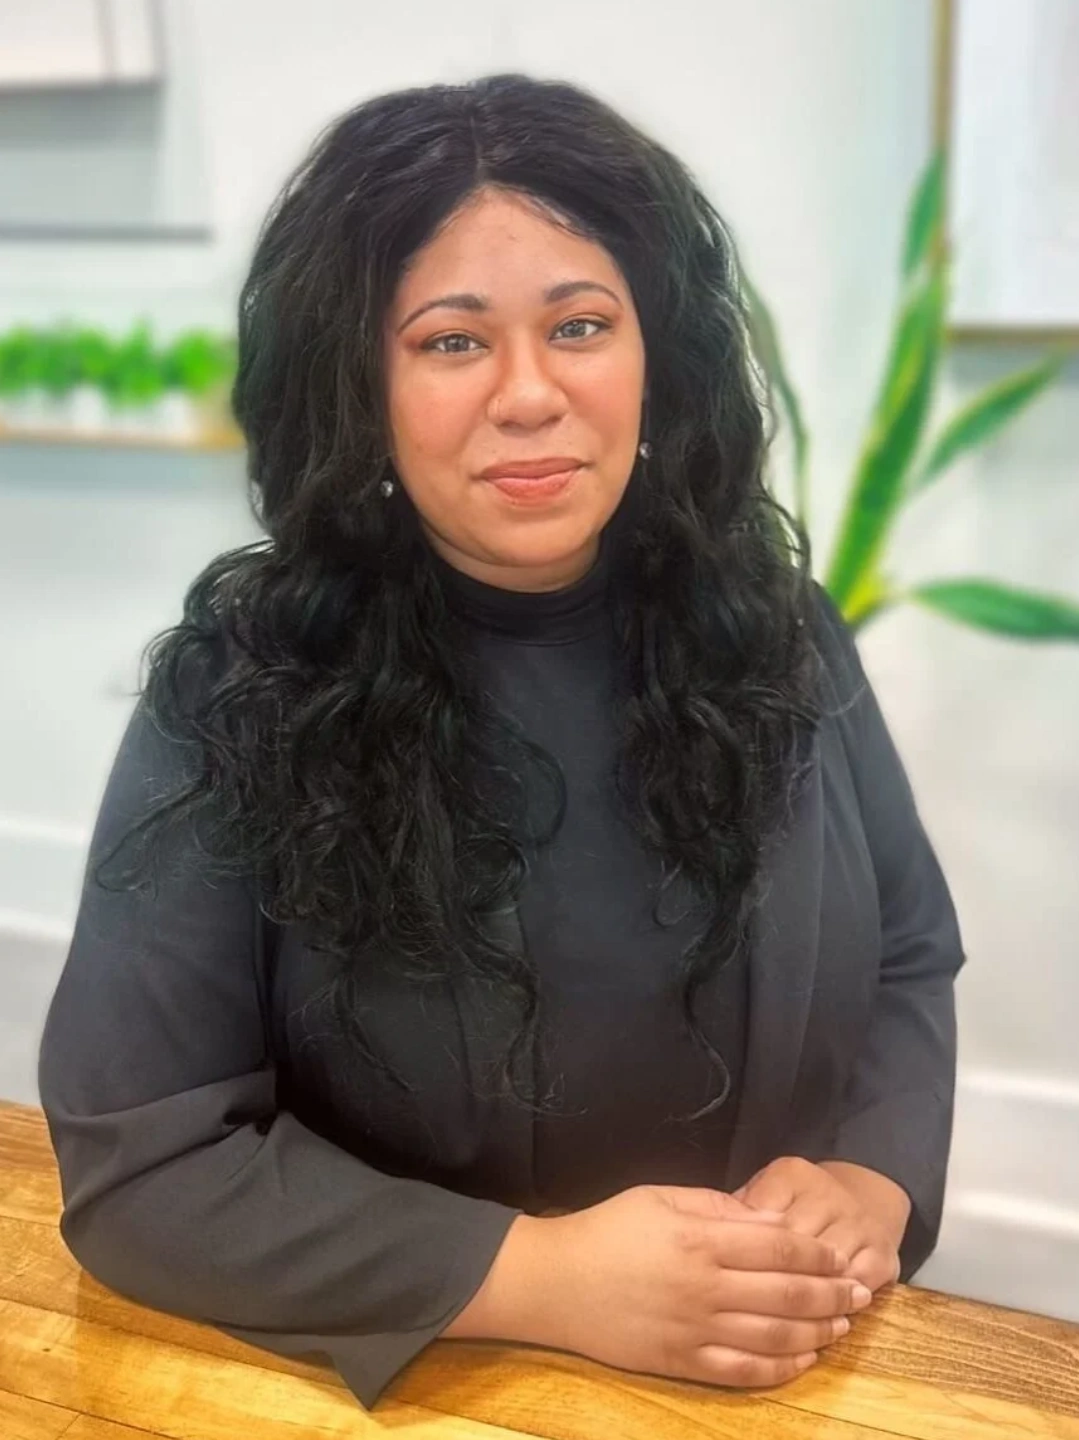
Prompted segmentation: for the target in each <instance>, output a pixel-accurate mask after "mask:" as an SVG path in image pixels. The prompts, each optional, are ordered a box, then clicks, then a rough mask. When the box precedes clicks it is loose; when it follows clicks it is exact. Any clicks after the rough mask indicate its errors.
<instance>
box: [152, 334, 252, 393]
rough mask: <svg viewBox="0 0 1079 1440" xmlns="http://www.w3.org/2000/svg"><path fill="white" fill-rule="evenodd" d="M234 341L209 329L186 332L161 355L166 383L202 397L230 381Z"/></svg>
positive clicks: (234, 354) (234, 361) (234, 355)
mask: <svg viewBox="0 0 1079 1440" xmlns="http://www.w3.org/2000/svg"><path fill="white" fill-rule="evenodd" d="M235 352H236V345H235V341H234V340H232V338H231V337H228V336H219V335H213V334H211V333H210V331H208V330H188V331H187V332H186V333H185V334H183V335H180V336H178V337H177V339H176V340H175V341H173V343H172V344H171V345H170V346H169V347H168V348H167V349H166V350H165V352H164V354H163V355H162V360H161V363H162V370H163V373H164V376H165V382H166V384H168V385H172V386H175V387H176V388H177V389H179V390H186V391H187V392H188V393H189V394H191V395H205V394H207V393H208V392H209V391H211V390H213V389H214V388H215V387H216V386H218V385H220V384H222V383H223V382H224V381H226V380H228V379H229V378H231V375H232V372H233V371H234V369H235V368H236V353H235Z"/></svg>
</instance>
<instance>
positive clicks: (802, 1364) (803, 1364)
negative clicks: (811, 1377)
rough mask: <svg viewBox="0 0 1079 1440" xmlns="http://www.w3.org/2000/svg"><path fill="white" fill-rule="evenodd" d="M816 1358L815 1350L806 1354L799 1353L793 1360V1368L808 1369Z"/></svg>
mask: <svg viewBox="0 0 1079 1440" xmlns="http://www.w3.org/2000/svg"><path fill="white" fill-rule="evenodd" d="M816 1358H817V1352H816V1351H815V1350H812V1351H810V1353H809V1354H808V1355H799V1356H798V1359H797V1360H796V1361H795V1362H794V1364H795V1368H796V1369H798V1370H808V1369H809V1367H810V1365H812V1364H813V1363H814V1361H815V1360H816Z"/></svg>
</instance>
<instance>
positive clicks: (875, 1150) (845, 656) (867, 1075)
mask: <svg viewBox="0 0 1079 1440" xmlns="http://www.w3.org/2000/svg"><path fill="white" fill-rule="evenodd" d="M816 588H817V592H818V600H819V603H820V607H821V609H822V611H823V620H824V624H823V638H824V647H825V651H826V659H827V668H828V670H829V672H830V674H831V676H832V680H833V684H832V687H831V688H832V694H831V697H830V699H829V706H830V708H832V706H834V707H835V708H836V709H837V710H838V712H839V713H838V716H837V721H836V723H837V724H838V726H839V729H840V733H841V735H842V738H843V744H844V747H845V749H846V753H847V758H848V761H849V764H850V769H851V774H852V776H853V779H854V784H855V789H856V792H857V796H858V802H859V807H860V810H861V818H862V823H863V826H864V830H865V835H866V839H867V841H868V845H869V851H870V854H871V856H872V861H873V867H874V870H875V872H876V878H877V890H878V896H879V904H880V919H881V935H882V947H881V954H880V975H879V981H878V985H877V990H876V1001H875V1006H874V1009H873V1012H872V1016H871V1020H870V1024H869V1027H868V1031H867V1033H866V1037H865V1041H864V1045H863V1048H862V1052H861V1055H860V1057H859V1059H858V1062H857V1064H856V1067H855V1069H854V1072H853V1074H852V1076H851V1078H850V1081H849V1083H848V1085H847V1088H846V1092H845V1094H844V1097H843V1102H842V1108H841V1112H840V1116H839V1120H838V1123H837V1125H836V1128H835V1130H834V1132H833V1135H832V1139H831V1145H830V1147H829V1148H828V1150H827V1154H823V1153H822V1154H820V1155H818V1157H817V1158H818V1159H826V1158H827V1159H833V1160H847V1161H850V1162H852V1163H854V1164H858V1165H865V1166H867V1167H868V1168H869V1169H872V1170H876V1171H879V1172H880V1173H881V1174H883V1175H887V1176H888V1177H889V1178H890V1179H892V1180H895V1181H896V1182H897V1183H898V1184H899V1185H901V1186H902V1187H903V1189H904V1190H905V1191H906V1192H907V1194H908V1195H909V1196H910V1199H911V1202H912V1209H911V1216H910V1220H909V1222H908V1225H907V1230H906V1234H905V1236H904V1239H903V1243H902V1245H901V1247H900V1264H901V1272H900V1278H901V1279H902V1280H904V1281H906V1280H909V1279H910V1277H911V1276H912V1275H913V1274H914V1273H915V1271H917V1270H918V1269H919V1267H920V1266H921V1265H922V1264H924V1262H925V1261H926V1260H927V1259H928V1257H929V1255H930V1254H931V1253H932V1250H933V1248H934V1246H935V1245H936V1243H937V1236H938V1234H939V1231H940V1222H941V1211H942V1208H943V1203H944V1183H945V1177H946V1172H947V1164H948V1152H949V1149H950V1146H951V1133H952V1112H953V1105H954V1096H955V1068H956V1022H955V993H954V981H955V977H956V975H957V973H958V972H959V970H960V968H961V967H962V965H963V963H964V961H965V955H964V952H963V943H962V939H961V935H960V930H959V924H958V920H957V917H956V912H955V907H954V905H953V903H952V898H951V895H950V893H949V890H948V885H947V883H946V881H945V879H944V875H943V873H942V871H941V867H940V864H939V863H938V860H937V857H936V854H935V852H934V849H933V846H932V844H931V842H930V840H929V837H928V836H927V834H926V831H925V829H924V827H923V825H922V822H921V820H920V818H919V815H918V810H917V807H916V803H915V799H914V795H913V793H912V790H911V786H910V783H909V780H908V778H907V775H906V772H905V770H904V768H903V764H902V762H901V760H900V758H899V754H898V752H897V750H896V747H895V744H894V743H893V741H892V738H891V736H890V734H889V731H888V727H887V725H886V723H885V720H884V717H883V715H882V714H881V710H880V706H879V704H878V703H877V699H876V696H875V695H874V692H873V689H872V687H871V685H870V683H869V680H868V678H867V676H866V673H865V670H864V668H863V666H862V662H861V659H860V657H859V654H858V650H857V648H856V646H855V643H854V637H853V633H852V631H851V629H850V627H849V626H848V625H847V623H846V621H845V620H844V619H843V617H842V615H841V613H840V611H839V610H838V608H837V607H836V605H835V603H834V601H833V600H832V599H831V597H830V596H829V595H828V594H827V592H826V591H824V590H823V588H821V587H819V586H817V587H816Z"/></svg>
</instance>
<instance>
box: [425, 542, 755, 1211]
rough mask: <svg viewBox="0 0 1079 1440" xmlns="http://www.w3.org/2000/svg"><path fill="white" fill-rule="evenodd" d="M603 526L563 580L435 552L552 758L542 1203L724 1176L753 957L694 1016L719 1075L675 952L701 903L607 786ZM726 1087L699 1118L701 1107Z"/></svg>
mask: <svg viewBox="0 0 1079 1440" xmlns="http://www.w3.org/2000/svg"><path fill="white" fill-rule="evenodd" d="M607 542H608V533H607V532H604V535H603V537H602V541H601V545H600V551H599V555H598V558H597V560H596V563H595V564H594V565H593V567H592V569H591V570H590V571H589V573H588V574H586V575H585V576H584V577H583V578H582V579H580V580H578V581H577V582H576V583H575V584H573V585H570V586H568V587H567V588H564V589H561V590H555V591H546V592H539V593H536V592H530V593H523V592H517V591H509V590H505V589H502V588H499V587H495V586H493V585H489V584H486V583H484V582H482V581H479V580H476V579H475V578H473V577H471V576H468V575H465V574H463V573H462V572H461V571H459V570H457V569H455V568H454V567H452V566H451V565H449V564H448V563H447V562H446V561H445V560H443V559H441V558H440V557H438V556H437V555H436V568H437V570H438V572H439V574H440V575H441V576H442V580H443V585H444V590H445V593H446V595H447V599H448V601H449V603H450V604H451V606H452V607H453V608H454V609H455V610H456V612H457V613H458V614H459V615H460V616H462V617H463V618H464V619H465V620H466V621H467V622H468V624H469V627H470V629H471V632H472V635H473V637H474V641H475V649H476V653H477V654H478V656H479V658H480V661H481V664H482V666H483V674H484V678H485V681H486V685H487V688H488V690H489V691H490V693H491V695H492V696H493V697H494V699H495V701H496V703H497V704H498V706H499V708H500V710H502V711H503V712H504V713H505V714H507V715H508V716H510V717H512V718H513V719H514V720H516V721H517V722H518V723H519V724H520V725H521V727H522V728H523V729H524V731H525V732H526V734H527V735H528V736H529V737H530V738H531V739H532V740H534V741H536V742H538V743H539V744H540V745H542V746H543V747H544V749H545V750H547V752H548V753H549V754H550V755H552V756H553V757H554V758H555V759H556V760H557V762H558V764H559V766H560V768H561V770H562V774H563V776H564V778H565V784H566V801H567V804H566V811H565V816H564V820H563V823H562V825H561V827H560V829H559V831H558V833H557V834H556V835H555V837H554V839H553V840H552V841H551V842H550V843H548V844H547V845H546V846H543V847H540V848H538V849H535V850H533V851H532V852H531V853H530V855H529V860H530V865H531V873H530V874H529V877H528V879H527V881H526V883H525V886H524V889H523V891H522V894H521V896H520V902H519V904H520V919H521V924H522V929H523V934H524V940H525V943H526V945H527V948H528V951H529V954H530V955H531V958H532V960H533V963H534V965H535V968H536V972H537V974H538V978H539V998H540V1011H539V1018H540V1029H541V1036H542V1039H541V1041H540V1043H539V1044H538V1045H537V1047H536V1050H535V1053H534V1064H535V1078H536V1081H537V1092H536V1093H537V1094H538V1095H543V1096H549V1097H551V1099H550V1101H549V1102H548V1103H549V1105H550V1108H549V1109H548V1111H547V1113H545V1114H544V1115H543V1117H542V1118H537V1120H536V1121H535V1122H534V1130H533V1141H534V1143H533V1158H534V1177H533V1183H534V1187H535V1196H536V1201H537V1203H545V1204H548V1205H551V1206H567V1207H568V1206H577V1205H583V1204H586V1203H590V1202H591V1201H594V1200H598V1199H601V1198H603V1197H604V1196H606V1195H610V1194H613V1193H615V1191H617V1190H620V1189H624V1188H626V1187H627V1186H629V1185H632V1184H640V1183H643V1182H647V1181H652V1182H655V1183H670V1184H682V1185H712V1186H721V1185H722V1183H723V1181H722V1177H723V1175H724V1165H725V1159H726V1149H727V1144H728V1140H729V1135H730V1130H731V1127H732V1125H733V1123H734V1119H735V1115H736V1111H737V1104H738V1098H739V1087H740V1079H741V1071H742V1065H743V1055H744V1049H745V1034H746V1024H747V1019H748V1011H747V993H748V989H747V984H746V965H745V956H744V955H740V956H738V957H737V958H736V961H735V963H734V964H733V965H731V966H730V967H728V970H727V971H726V972H724V973H723V974H722V975H720V976H719V977H718V979H717V980H716V982H715V983H714V984H713V987H712V989H711V990H710V991H709V992H708V996H707V1003H706V1005H705V1007H704V1013H703V1016H701V1011H700V1008H698V1012H697V1013H698V1015H699V1016H701V1018H702V1019H703V1022H704V1025H705V1030H706V1033H707V1036H708V1039H709V1041H710V1043H711V1044H712V1045H713V1046H714V1048H715V1049H716V1050H717V1051H718V1052H719V1054H720V1055H721V1056H722V1057H723V1060H724V1063H725V1065H726V1068H727V1071H728V1073H729V1081H726V1080H725V1077H724V1075H723V1072H722V1071H720V1070H719V1069H718V1067H717V1066H716V1064H715V1062H714V1061H713V1060H711V1059H709V1057H708V1056H707V1054H706V1052H705V1051H704V1050H703V1049H702V1048H701V1047H700V1046H699V1044H698V1043H697V1042H696V1041H695V1040H694V1039H693V1037H692V1035H691V1034H690V1032H689V1031H688V1029H687V1028H686V1025H685V1021H684V1019H683V1015H682V1011H681V1002H680V985H679V983H678V982H679V975H680V956H681V953H682V951H683V949H684V948H685V947H686V945H687V944H688V943H689V941H690V940H691V939H692V938H693V936H694V935H695V934H696V933H697V931H698V930H699V929H700V928H702V925H703V923H704V921H705V920H706V919H707V911H706V909H705V907H704V906H703V905H702V903H701V901H700V897H699V896H696V895H695V894H693V893H691V892H689V891H688V890H687V888H686V887H680V886H678V885H676V886H672V887H671V888H670V889H669V890H668V891H667V893H666V895H665V896H664V897H663V900H662V903H661V904H660V907H659V910H658V912H657V913H656V914H654V913H653V912H654V911H655V908H656V903H657V899H658V898H659V894H660V889H659V886H660V880H661V866H660V861H659V859H658V857H654V856H651V855H649V854H648V853H646V851H645V849H644V848H643V846H642V844H641V843H640V841H639V840H638V839H637V837H636V835H635V833H634V832H633V829H632V827H631V825H630V823H629V820H628V817H627V816H626V815H625V813H624V811H623V808H622V805H621V803H620V800H619V798H618V796H617V793H616V790H615V785H614V778H613V762H614V759H615V755H616V749H617V740H618V733H619V714H618V701H617V698H616V684H615V678H616V677H615V667H616V664H617V658H618V657H617V655H616V653H615V644H614V636H613V631H612V628H611V610H610V605H609V600H608V590H609V583H610V575H611V563H610V549H609V544H608V543H607ZM724 1089H726V1090H727V1096H726V1099H725V1100H724V1102H723V1104H722V1105H721V1106H720V1107H719V1108H718V1109H716V1110H715V1111H713V1112H712V1113H711V1114H709V1115H707V1116H705V1117H703V1118H702V1119H700V1120H697V1121H692V1122H691V1121H688V1120H687V1118H686V1117H688V1116H690V1115H691V1114H693V1112H695V1111H696V1110H698V1109H700V1108H701V1107H702V1106H704V1105H706V1104H707V1103H708V1102H709V1101H710V1100H712V1099H713V1098H714V1097H716V1096H717V1095H718V1094H721V1093H722V1092H723V1091H724Z"/></svg>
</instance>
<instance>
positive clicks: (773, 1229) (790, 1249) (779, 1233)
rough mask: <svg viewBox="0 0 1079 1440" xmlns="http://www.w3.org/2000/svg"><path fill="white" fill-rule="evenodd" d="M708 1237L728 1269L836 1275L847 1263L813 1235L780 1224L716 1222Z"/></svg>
mask: <svg viewBox="0 0 1079 1440" xmlns="http://www.w3.org/2000/svg"><path fill="white" fill-rule="evenodd" d="M710 1239H711V1253H712V1256H713V1258H714V1259H715V1261H716V1263H717V1265H722V1266H723V1267H724V1268H725V1269H727V1270H741V1271H747V1272H752V1273H759V1272H761V1271H764V1272H767V1273H769V1274H775V1273H777V1272H781V1273H787V1274H796V1275H829V1276H833V1275H834V1276H838V1275H842V1274H843V1273H844V1271H845V1270H846V1268H847V1264H848V1263H849V1262H848V1257H847V1256H846V1255H841V1254H839V1252H838V1251H837V1250H836V1249H835V1248H834V1247H833V1246H831V1245H826V1244H825V1243H824V1241H822V1240H818V1239H817V1237H816V1236H815V1235H800V1234H799V1233H798V1232H797V1231H796V1230H788V1229H787V1228H786V1227H785V1226H783V1225H750V1224H743V1225H739V1226H738V1227H737V1229H736V1228H735V1227H734V1226H733V1225H717V1226H716V1227H715V1231H714V1234H713V1235H712V1236H711V1237H710ZM832 1313H833V1314H838V1313H839V1312H838V1311H833V1312H832Z"/></svg>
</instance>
